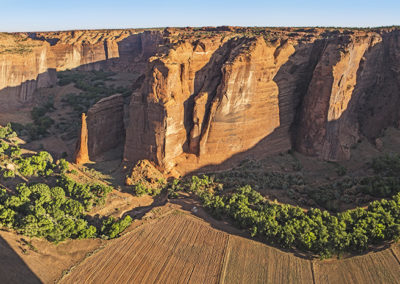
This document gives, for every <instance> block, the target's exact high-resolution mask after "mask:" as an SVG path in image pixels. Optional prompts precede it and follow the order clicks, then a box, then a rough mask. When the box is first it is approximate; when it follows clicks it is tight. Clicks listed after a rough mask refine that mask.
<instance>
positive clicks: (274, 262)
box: [221, 236, 313, 283]
mask: <svg viewBox="0 0 400 284" xmlns="http://www.w3.org/2000/svg"><path fill="white" fill-rule="evenodd" d="M225 259H226V264H225V267H224V274H225V275H224V277H223V279H221V280H222V281H221V282H223V283H312V282H313V277H312V267H311V262H310V261H309V260H306V259H303V258H300V257H296V256H294V255H293V254H291V253H286V252H282V251H280V250H278V249H275V248H272V247H269V246H266V245H264V244H261V243H258V242H255V241H252V240H247V239H245V238H242V237H236V236H230V237H229V246H228V249H227V254H226V257H225Z"/></svg>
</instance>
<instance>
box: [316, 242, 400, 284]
mask: <svg viewBox="0 0 400 284" xmlns="http://www.w3.org/2000/svg"><path fill="white" fill-rule="evenodd" d="M314 275H315V280H316V282H317V283H360V284H361V283H387V284H388V283H399V279H400V264H399V263H398V260H397V259H396V258H395V256H394V254H393V252H392V249H385V250H383V251H379V252H373V253H369V254H367V255H362V256H355V257H351V258H348V259H343V260H339V261H338V260H327V261H323V262H316V263H315V264H314Z"/></svg>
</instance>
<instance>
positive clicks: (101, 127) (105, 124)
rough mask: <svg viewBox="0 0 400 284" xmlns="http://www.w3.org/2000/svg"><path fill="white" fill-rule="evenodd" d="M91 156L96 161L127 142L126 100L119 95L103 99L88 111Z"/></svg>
mask: <svg viewBox="0 0 400 284" xmlns="http://www.w3.org/2000/svg"><path fill="white" fill-rule="evenodd" d="M87 125H88V135H89V139H88V147H89V156H90V157H91V158H92V159H95V158H96V156H98V155H99V154H101V153H104V152H106V151H108V150H111V149H113V148H115V147H117V146H118V145H120V144H121V143H123V142H124V140H125V128H124V98H123V97H122V95H120V94H117V95H113V96H110V97H107V98H104V99H101V100H100V101H99V102H97V103H96V104H95V105H94V106H92V107H91V108H90V109H89V111H88V117H87Z"/></svg>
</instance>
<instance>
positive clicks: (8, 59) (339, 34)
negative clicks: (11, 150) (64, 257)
mask: <svg viewBox="0 0 400 284" xmlns="http://www.w3.org/2000/svg"><path fill="white" fill-rule="evenodd" d="M2 37H3V38H5V37H12V38H13V40H14V43H13V44H14V45H17V46H18V45H25V44H27V45H28V46H31V47H29V48H30V51H29V52H28V53H26V54H18V53H15V52H14V53H12V54H10V51H8V52H7V51H4V50H6V49H5V48H4V50H3V51H0V74H1V77H0V96H2V95H3V94H2V93H1V92H2V91H1V89H3V90H7V87H13V86H19V87H17V88H16V89H14V93H13V94H8V95H9V96H15V98H16V99H18V100H19V101H20V102H23V101H24V100H28V99H29V96H31V95H32V90H34V89H35V88H37V87H39V86H46V85H49V84H54V82H55V76H54V75H52V71H51V70H55V71H57V70H65V69H68V68H70V69H71V68H82V69H84V70H92V69H109V70H114V71H121V72H133V71H135V72H139V73H142V76H140V80H138V82H137V83H136V84H135V86H134V87H133V89H132V96H131V98H130V102H129V104H126V105H125V106H122V105H121V104H122V100H121V101H118V102H117V101H115V100H113V101H110V104H112V105H107V104H108V102H107V101H103V102H102V103H101V104H100V105H99V106H97V109H96V110H92V113H95V115H93V116H96V117H95V118H94V119H93V120H92V123H93V121H95V125H96V127H95V128H96V129H95V130H93V131H91V129H89V148H93V149H89V152H92V153H96V154H97V153H99V152H101V151H103V150H104V151H105V150H107V149H108V148H110V147H114V146H109V145H111V144H112V145H115V143H119V142H118V141H120V140H121V139H122V140H123V139H124V140H123V143H124V160H126V161H128V162H135V161H137V160H139V159H144V158H146V159H150V160H153V161H154V162H155V163H156V164H158V165H159V166H160V167H162V168H164V169H166V170H173V169H176V170H178V171H179V172H180V173H186V172H190V171H192V170H198V169H200V168H202V167H207V166H210V165H214V168H215V167H217V168H218V167H228V166H230V165H231V164H233V163H235V162H236V161H239V160H240V159H243V158H247V157H252V158H259V157H263V156H265V155H269V154H272V153H278V152H283V151H287V150H288V149H290V148H294V149H296V150H298V151H300V152H302V153H305V154H308V155H313V156H318V157H321V158H323V159H327V160H343V159H348V158H349V157H350V155H351V146H352V145H354V144H355V143H357V141H358V140H359V139H361V138H363V137H366V138H367V139H370V140H371V141H372V140H373V139H375V138H376V137H378V136H379V135H380V134H381V131H382V129H384V128H385V127H388V126H395V127H398V125H399V118H400V111H399V108H398V105H399V99H400V77H399V76H400V30H398V29H396V28H384V29H373V30H346V29H338V30H334V29H317V28H315V29H294V28H281V29H267V28H265V29H263V28H235V27H221V28H200V29H191V28H186V29H165V30H163V31H161V30H159V31H155V30H153V31H139V30H121V31H75V32H74V31H72V32H59V33H55V32H54V33H34V34H20V35H12V36H11V35H2ZM21 41H23V43H21ZM2 42H4V40H3V41H2ZM8 42H10V39H8ZM11 45H12V44H9V46H11ZM3 46H4V45H3ZM5 46H7V44H5ZM21 53H24V52H23V50H22V51H21ZM18 88H19V89H18ZM103 109H108V111H103ZM121 112H124V115H122V114H121ZM101 115H103V116H104V115H105V116H108V115H110V118H111V119H110V120H107V119H105V118H100V116H101ZM90 119H91V118H90V112H89V115H88V121H89V123H88V125H89V128H90V124H91V122H90ZM118 125H121V127H123V129H122V130H121V129H120V128H119V127H117V126H118ZM111 128H113V129H114V130H113V131H104V133H110V134H109V135H111V136H112V137H111V138H112V139H110V140H109V141H114V142H115V143H114V142H113V143H111V144H110V143H109V142H108V141H107V142H104V141H100V140H101V139H107V138H105V137H104V136H103V135H101V133H102V130H103V129H111ZM115 128H117V129H115ZM91 133H93V134H91ZM117 136H118V137H117ZM121 137H122V138H121ZM91 145H92V146H91ZM94 147H95V149H94ZM205 169H208V168H205Z"/></svg>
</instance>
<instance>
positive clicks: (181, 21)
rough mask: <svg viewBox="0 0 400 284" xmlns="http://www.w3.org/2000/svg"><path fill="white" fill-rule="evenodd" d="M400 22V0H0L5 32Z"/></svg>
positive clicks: (1, 25) (0, 28)
mask: <svg viewBox="0 0 400 284" xmlns="http://www.w3.org/2000/svg"><path fill="white" fill-rule="evenodd" d="M221 25H231V26H296V27H300V26H302V27H303V26H341V27H375V26H391V25H400V1H399V0H380V1H375V0H363V1H361V0H347V1H344V0H336V1H334V0H332V1H324V0H319V1H314V0H302V1H301V0H274V1H268V0H264V1H262V0H244V1H236V0H230V1H226V0H220V1H219V0H214V1H212V0H197V1H193V0H186V1H182V0H163V1H162V0H142V1H136V0H107V1H105V0H0V31H2V32H18V31H55V30H71V29H115V28H150V27H186V26H221Z"/></svg>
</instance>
